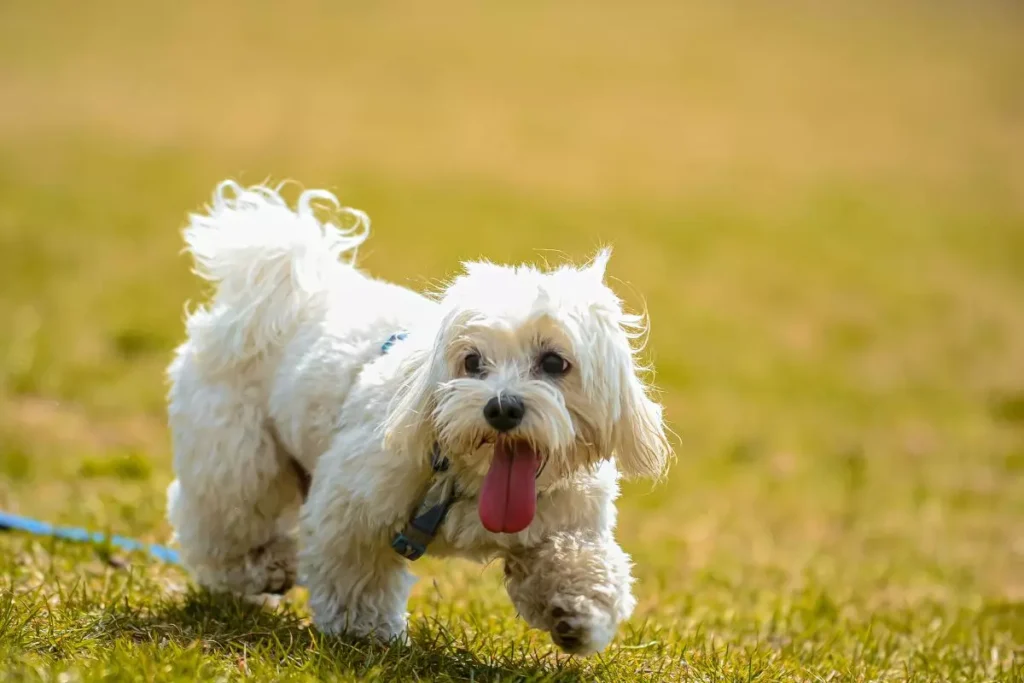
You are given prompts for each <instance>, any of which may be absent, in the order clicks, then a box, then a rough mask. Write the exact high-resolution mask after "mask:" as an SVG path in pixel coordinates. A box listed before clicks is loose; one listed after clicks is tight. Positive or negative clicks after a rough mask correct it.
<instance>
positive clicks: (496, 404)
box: [484, 395, 526, 432]
mask: <svg viewBox="0 0 1024 683" xmlns="http://www.w3.org/2000/svg"><path fill="white" fill-rule="evenodd" d="M525 414H526V406H525V405H524V404H523V399H521V398H519V397H518V396H508V395H506V396H500V397H499V396H495V397H494V398H492V399H491V400H490V401H488V402H487V405H485V406H484V417H485V418H487V424H489V425H491V426H492V427H494V428H495V429H497V430H498V431H499V432H507V431H510V430H512V429H515V428H516V427H518V426H519V423H520V422H522V421H523V415H525Z"/></svg>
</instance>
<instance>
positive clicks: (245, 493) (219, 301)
mask: <svg viewBox="0 0 1024 683" xmlns="http://www.w3.org/2000/svg"><path fill="white" fill-rule="evenodd" d="M328 204H329V205H330V206H326V207H325V206H323V205H328ZM325 208H326V209H330V211H328V212H327V214H328V215H326V216H324V215H323V214H324V211H322V210H321V209H325ZM337 218H341V219H344V221H345V222H347V223H349V224H350V226H349V227H347V228H341V227H338V226H337V225H335V224H334V222H333V221H334V220H335V219H337ZM368 230H369V221H368V219H367V217H366V216H365V214H363V213H361V212H359V211H356V210H353V209H347V208H340V207H339V206H338V203H337V201H336V200H335V199H334V197H333V196H332V195H330V194H329V193H326V192H322V191H306V192H304V193H302V195H301V198H300V199H299V202H298V205H297V206H296V207H295V208H294V209H293V208H291V207H289V206H288V204H287V203H286V202H285V201H284V200H283V199H282V198H281V196H280V194H279V192H278V191H277V190H272V189H269V188H266V187H262V186H259V187H253V188H242V187H240V186H238V185H237V184H234V183H232V182H226V183H223V184H221V185H220V186H219V187H218V188H217V191H216V192H215V193H214V198H213V204H212V206H211V207H209V211H208V212H207V213H206V214H203V215H193V216H191V221H190V224H189V226H188V227H187V229H186V230H185V239H186V242H187V244H188V249H189V250H190V251H191V253H192V255H193V257H194V259H195V263H196V272H197V273H198V274H199V275H200V276H202V277H203V278H205V279H207V280H209V281H211V282H213V283H215V285H216V292H215V295H214V297H213V299H212V301H211V303H210V304H209V305H208V306H206V307H203V308H199V309H198V310H196V311H195V312H193V313H191V314H190V315H189V316H188V317H187V323H186V324H187V334H188V339H187V341H186V342H185V343H184V344H183V345H182V346H181V347H180V348H179V349H178V352H177V355H176V358H175V359H174V361H173V363H172V364H171V366H170V368H169V376H170V380H171V389H170V396H169V416H170V426H171V431H172V434H173V440H174V468H175V472H176V474H177V477H178V478H177V480H176V481H175V482H173V483H172V484H171V486H170V488H169V489H168V516H169V518H170V520H171V523H172V524H173V526H174V528H175V531H176V536H177V539H178V542H179V543H180V546H181V550H182V556H183V558H184V561H185V563H186V565H187V566H188V568H189V569H190V570H191V572H192V573H193V574H194V576H195V578H196V580H197V581H198V583H199V584H201V585H202V586H205V587H207V588H209V589H213V590H224V591H231V592H236V593H240V594H250V595H251V594H260V593H264V592H282V591H284V590H287V589H288V587H290V586H291V585H292V583H293V582H294V580H295V578H296V573H297V572H298V574H299V577H300V578H301V580H302V582H303V584H304V585H305V586H306V588H307V589H308V590H309V597H310V605H311V607H312V610H313V614H314V619H315V622H316V624H317V625H318V626H319V628H320V629H322V630H323V631H325V632H327V633H334V634H340V633H347V634H354V635H358V636H365V635H370V636H376V637H379V638H382V639H391V638H400V637H404V635H405V629H406V621H407V612H406V601H407V597H408V594H409V590H410V588H411V586H412V584H413V577H412V575H411V574H410V572H409V569H408V566H407V563H408V560H406V559H404V558H403V557H400V556H399V555H398V554H397V553H396V552H395V551H394V550H392V548H391V547H390V541H391V539H392V537H393V535H394V534H395V533H396V532H397V531H399V530H400V529H402V527H403V526H404V525H405V524H406V522H407V521H408V520H409V518H410V515H411V512H412V510H413V509H414V507H415V505H416V504H417V503H418V501H419V500H421V499H422V497H423V495H424V492H425V490H426V489H427V487H428V486H429V485H430V483H431V481H432V476H434V475H433V473H432V470H431V467H430V452H431V448H432V446H433V444H434V443H435V442H436V443H438V444H439V445H440V446H441V448H442V449H443V451H444V453H445V454H447V455H448V456H449V458H450V460H451V468H450V469H449V471H448V472H447V473H446V474H444V475H440V476H442V477H450V478H451V482H452V484H453V485H455V486H457V487H458V490H459V491H460V493H461V495H460V497H459V498H458V500H457V502H456V503H455V504H454V506H453V507H452V508H451V510H450V512H449V514H448V517H447V519H446V521H445V522H444V524H443V526H442V527H441V531H440V534H439V535H438V537H437V538H436V539H435V540H434V542H433V543H432V544H431V545H430V546H429V553H430V554H431V555H440V556H447V555H458V556H462V557H468V558H472V559H475V560H481V561H487V560H490V559H494V558H500V559H501V560H502V561H503V562H504V566H505V576H506V585H507V589H508V593H509V596H510V597H511V598H512V602H513V603H514V605H515V607H516V608H517V610H518V612H519V614H520V615H522V616H523V617H524V618H525V620H526V621H527V622H528V623H529V624H530V625H532V626H534V627H537V628H540V629H544V630H546V631H549V632H550V633H551V635H552V638H553V639H554V640H555V642H556V643H557V644H559V645H560V646H561V647H562V648H563V649H565V650H567V651H570V652H576V653H591V652H596V651H599V650H601V649H602V648H604V647H605V646H606V645H607V644H608V643H609V642H610V641H611V639H612V637H613V636H614V634H615V631H616V627H617V625H618V624H619V622H621V621H622V620H623V619H625V618H627V617H628V616H629V615H630V613H631V612H632V610H633V607H634V605H635V600H634V598H633V595H632V592H631V584H632V583H633V578H632V576H631V573H630V569H631V562H630V559H629V557H628V556H627V555H626V553H624V552H623V551H622V549H621V548H620V547H619V546H618V544H617V543H616V542H615V540H614V538H613V528H614V525H615V516H616V515H615V507H614V501H615V499H616V497H617V495H618V479H619V476H620V475H619V471H620V470H621V471H622V473H623V474H625V475H627V476H658V475H660V474H661V473H662V472H663V471H664V469H665V467H666V464H667V461H668V459H669V457H670V449H669V447H668V443H667V441H666V438H665V428H664V426H663V423H662V415H661V412H662V411H661V407H660V406H659V405H658V404H657V403H656V402H655V401H653V400H652V398H651V397H650V395H649V392H648V387H647V386H646V385H645V383H644V382H643V381H642V380H641V378H640V371H641V368H639V367H638V365H637V363H636V360H635V355H636V353H635V349H634V348H633V347H634V346H635V345H634V344H633V343H632V341H633V340H634V339H635V338H636V337H637V333H639V332H642V331H643V326H642V322H643V319H642V318H640V317H638V316H632V315H629V314H626V313H624V312H623V309H622V306H621V303H620V301H619V299H618V298H617V297H616V296H615V294H614V293H613V292H612V291H611V290H610V289H609V288H608V287H607V286H606V285H605V284H604V282H603V280H604V270H605V265H606V263H607V261H608V257H609V252H608V251H602V252H601V253H600V254H599V255H598V256H597V258H596V259H594V260H593V261H592V262H591V263H589V264H586V265H584V266H582V267H578V268H577V267H569V266H565V267H561V268H558V269H555V270H552V271H548V272H542V271H540V270H538V269H535V268H532V267H529V266H517V267H504V266H498V265H493V264H490V263H470V264H467V265H466V266H465V272H464V273H463V274H462V275H460V276H458V277H456V278H455V279H454V281H452V282H451V284H450V285H449V286H448V287H447V288H445V289H444V291H443V292H442V293H440V294H439V295H438V296H437V297H434V298H428V297H427V296H424V295H421V294H418V293H415V292H413V291H411V290H408V289H405V288H403V287H400V286H397V285H394V284H389V283H386V282H382V281H379V280H375V279H372V278H370V277H368V276H367V275H364V274H363V273H361V272H359V271H358V270H356V269H355V267H354V266H353V265H352V261H353V259H354V255H355V251H356V249H357V247H358V246H359V245H360V244H361V243H362V242H363V240H364V239H365V237H366V235H367V233H368ZM400 331H404V332H408V337H407V338H406V339H405V340H403V341H399V342H397V343H395V344H394V346H393V347H392V348H390V349H389V351H388V352H387V353H382V346H381V345H382V343H384V342H385V341H386V340H387V339H388V338H389V337H390V336H391V335H392V334H394V333H396V332H400ZM550 350H556V351H558V352H559V353H561V354H562V355H563V356H564V357H565V358H567V359H568V360H569V361H570V363H571V369H570V371H569V372H568V374H566V375H565V376H564V377H560V378H557V379H554V378H551V377H546V376H543V375H542V374H539V373H538V370H537V367H536V363H537V357H538V354H540V353H542V352H544V351H550ZM470 351H475V352H478V353H479V354H481V356H482V358H483V359H484V363H485V366H486V368H487V372H486V374H485V375H483V376H480V377H467V376H466V373H465V372H464V371H463V360H464V356H465V354H467V353H468V352H470ZM498 393H516V394H518V395H520V396H521V397H523V399H524V401H525V404H526V406H527V412H526V417H525V418H524V421H523V422H522V424H521V425H520V426H519V427H518V428H517V431H516V436H517V437H519V438H522V439H527V440H529V441H530V442H531V443H532V444H533V445H534V446H535V447H536V449H537V451H538V452H539V453H541V454H542V455H543V456H544V457H545V458H546V466H545V467H544V468H543V470H542V471H541V474H540V475H539V479H538V482H537V489H538V501H537V512H536V516H535V517H534V519H533V521H532V523H531V524H530V526H529V527H527V528H526V529H525V530H524V531H522V532H519V533H516V534H494V533H490V532H488V531H486V530H485V529H484V527H483V525H482V523H481V521H480V518H479V516H478V513H477V509H476V494H477V492H478V491H479V489H480V485H481V482H482V480H483V475H484V473H485V472H486V469H487V465H488V463H489V460H490V457H491V454H492V452H493V442H494V439H495V434H494V432H493V430H492V429H491V428H490V427H489V426H488V424H487V422H486V421H485V419H484V417H483V414H482V408H483V406H484V404H485V403H486V402H487V400H488V399H489V398H491V397H492V396H494V395H496V394H498ZM290 459H294V460H295V461H297V462H298V463H300V464H301V466H302V467H304V468H305V469H306V470H307V471H308V472H310V473H312V487H311V489H310V491H309V497H308V500H307V501H306V502H305V503H304V504H303V503H302V500H301V494H300V484H299V476H298V475H297V473H296V471H295V469H294V468H293V467H292V466H291V463H290ZM435 484H436V480H435ZM296 528H297V529H298V533H297V534H296V533H295V530H296Z"/></svg>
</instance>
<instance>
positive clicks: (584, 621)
mask: <svg viewBox="0 0 1024 683" xmlns="http://www.w3.org/2000/svg"><path fill="white" fill-rule="evenodd" d="M630 565H631V563H630V560H629V556H628V555H626V553H625V552H623V550H622V548H620V547H619V545H618V544H617V543H616V542H615V539H614V538H612V536H611V534H610V533H597V532H586V533H585V532H562V533H558V534H555V535H553V536H552V537H550V538H549V539H547V540H546V541H545V542H544V543H542V544H540V545H538V546H535V547H533V548H530V549H527V550H523V551H517V552H514V553H510V554H509V555H507V556H506V558H505V585H506V588H507V589H508V594H509V597H511V598H512V603H513V604H514V605H515V606H516V609H517V610H518V611H519V614H520V615H521V616H522V617H523V618H524V619H525V620H526V622H527V623H528V624H530V625H531V626H533V627H534V628H539V629H542V630H545V631H548V632H549V633H551V639H552V640H553V641H554V642H555V644H556V645H558V646H559V647H560V648H561V649H562V650H564V651H566V652H570V653H573V654H592V653H595V652H599V651H601V650H603V649H604V648H605V647H606V646H607V645H608V643H610V642H611V640H612V638H613V637H614V636H615V631H616V630H617V628H618V625H619V623H620V622H621V621H622V620H624V619H626V618H628V617H629V615H630V614H631V613H632V612H633V607H634V606H635V605H636V600H635V599H634V598H633V594H632V592H631V586H632V583H633V577H632V575H631V574H630Z"/></svg>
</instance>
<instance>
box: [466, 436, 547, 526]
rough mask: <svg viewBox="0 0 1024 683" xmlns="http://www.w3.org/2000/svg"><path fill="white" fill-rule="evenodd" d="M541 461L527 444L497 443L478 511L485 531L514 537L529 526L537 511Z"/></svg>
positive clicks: (508, 440)
mask: <svg viewBox="0 0 1024 683" xmlns="http://www.w3.org/2000/svg"><path fill="white" fill-rule="evenodd" d="M540 464H541V459H540V456H539V455H538V454H537V451H535V450H534V449H533V447H532V446H530V444H529V443H527V442H526V441H522V440H519V439H498V441H497V442H496V443H495V444H494V457H493V458H491V468H490V469H489V470H487V476H486V477H485V478H484V485H483V487H482V488H481V489H480V502H479V505H478V511H479V513H480V521H481V522H483V525H484V528H485V529H487V530H488V531H491V532H494V533H506V534H514V533H517V532H519V531H522V530H523V529H525V528H526V527H528V526H530V522H532V521H533V515H534V513H535V512H536V511H537V470H538V469H539V468H540Z"/></svg>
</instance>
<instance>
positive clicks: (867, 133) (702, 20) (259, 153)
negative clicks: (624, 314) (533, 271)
mask: <svg viewBox="0 0 1024 683" xmlns="http://www.w3.org/2000/svg"><path fill="white" fill-rule="evenodd" d="M144 6H145V7H144ZM1022 27H1024V12H1022V11H1021V9H1020V8H1019V7H1018V6H1017V5H1016V4H1015V3H1010V2H996V1H995V0H991V1H989V0H979V1H978V2H976V3H973V4H970V5H969V4H968V3H930V4H927V5H926V4H925V3H923V2H921V3H915V2H911V1H907V2H896V3H886V4H881V3H877V4H871V3H867V4H865V3H853V2H851V3H842V2H838V3H812V2H796V1H794V2H786V3H760V4H753V3H749V4H748V5H747V6H741V5H740V4H738V3H720V2H712V1H711V0H708V1H707V2H702V3H676V2H643V3H630V4H627V3H602V4H600V5H598V4H597V3H567V4H555V3H536V2H525V3H516V4H512V3H508V4H504V5H498V4H496V3H492V4H488V5H482V4H471V3H462V4H458V5H455V6H452V5H447V6H445V7H443V8H442V7H439V6H435V5H428V4H426V3H418V4H417V3H399V2H391V1H385V2H383V3H364V4H360V5H355V4H352V5H348V4H347V3H333V4H328V3H314V2H296V3H287V4H286V3H274V4H272V3H270V2H263V1H262V0H259V1H254V2H250V3H245V4H243V3H237V4H234V5H229V4H225V3H220V2H213V3H200V2H179V3H163V4H160V5H157V4H156V3H139V2H135V3H129V2H123V3H113V2H89V3H86V2H72V1H70V0H66V1H64V2H58V1H57V0H36V1H35V2H30V1H27V0H26V1H22V2H16V1H14V0H9V1H8V2H3V3H0V510H6V511H10V512H17V513H21V514H27V515H33V516H39V517H42V518H45V519H48V520H51V521H54V522H61V523H75V524H84V525H88V526H90V527H94V528H96V529H101V530H109V531H113V532H117V533H123V534H127V535H133V536H138V537H141V538H144V539H146V540H150V541H157V542H165V541H167V540H168V538H169V529H168V526H167V524H166V522H165V521H164V519H163V506H164V498H163V491H164V489H165V487H166V485H167V483H168V482H169V481H170V479H171V470H170V451H169V438H168V434H167V431H166V428H165V421H164V403H163V397H164V392H165V384H164V377H163V370H164V367H165V366H166V364H167V362H168V360H169V358H170V352H171V350H172V349H173V347H174V346H175V345H176V344H177V343H178V342H179V341H180V340H181V339H182V335H183V330H182V325H181V320H182V312H183V308H184V306H185V303H186V301H187V300H189V299H192V300H195V299H196V298H198V297H200V296H201V288H200V287H199V285H198V283H197V282H196V281H195V280H194V278H193V277H192V276H191V275H190V273H189V263H188V261H187V260H186V259H185V258H184V257H183V256H182V255H181V254H180V249H181V246H182V244H181V239H180V233H179V229H180V228H181V227H182V226H183V224H184V219H185V214H186V212H188V211H190V210H193V209H196V208H198V207H200V206H201V205H202V204H204V203H205V202H206V201H207V199H208V197H209V193H210V191H211V190H212V188H213V186H214V184H215V183H216V182H218V181H219V180H221V179H223V178H226V177H235V178H238V179H240V180H242V181H243V182H258V181H261V180H263V179H265V178H267V177H271V178H275V179H281V178H293V179H295V180H298V181H300V182H301V183H303V184H304V185H305V186H307V187H327V188H329V189H332V190H334V191H335V192H337V194H338V195H339V196H340V197H341V199H342V201H344V202H345V203H347V204H349V205H352V206H356V207H359V208H362V209H364V210H366V211H367V212H368V213H369V214H370V215H371V217H372V218H373V220H374V234H373V236H372V237H371V240H370V242H369V244H368V246H367V247H366V248H365V249H364V250H363V252H362V262H363V265H364V266H365V267H366V268H367V269H369V270H370V271H372V272H374V273H376V274H379V275H381V276H384V277H388V278H391V279H394V280H396V281H399V282H402V283H407V284H409V285H411V286H415V287H422V286H426V285H428V284H430V283H434V282H436V281H438V280H439V279H441V278H443V277H445V276H447V275H450V274H452V273H453V272H454V271H455V270H456V269H457V267H458V263H459V261H460V260H463V259H471V258H476V257H480V256H486V257H488V258H491V259H494V260H501V261H508V260H531V261H537V260H542V259H547V260H549V261H551V260H554V261H557V260H559V259H562V258H566V257H568V258H573V259H582V258H585V257H587V256H588V255H590V254H591V253H593V251H594V250H595V249H596V248H597V247H598V246H599V245H601V244H605V243H611V244H613V245H614V246H615V248H616V253H615V257H614V258H613V260H612V264H611V268H610V270H611V273H612V275H613V276H614V277H615V278H616V279H617V280H618V281H620V283H621V286H619V290H620V292H621V293H622V294H623V296H624V297H625V298H626V299H627V300H629V301H630V302H632V303H633V304H634V305H635V306H638V305H640V304H641V303H644V302H645V303H646V305H647V307H648V309H649V311H650V314H651V318H652V321H653V329H652V336H651V342H650V346H649V349H650V356H651V359H652V360H653V362H654V364H655V366H656V367H657V370H658V383H659V385H660V387H661V388H662V390H663V400H664V403H665V405H666V409H667V414H668V416H669V419H670V421H671V424H672V427H673V429H674V431H675V432H676V433H677V434H678V435H679V439H678V443H677V452H678V461H677V463H676V464H675V466H674V468H673V470H672V472H671V476H670V477H669V480H668V481H667V483H664V484H662V485H659V486H652V485H650V484H644V483H637V484H630V485H629V486H628V487H627V488H626V491H625V493H624V496H623V499H622V501H621V506H620V509H621V523H620V528H619V539H620V541H621V542H622V544H623V546H624V547H625V548H626V550H627V551H629V552H630V553H632V554H633V556H634V559H635V560H636V563H637V566H636V574H637V576H638V579H639V580H638V585H637V592H638V597H639V601H640V605H639V608H638V610H637V613H636V615H635V616H634V618H633V619H632V620H631V622H630V623H629V624H627V625H626V626H625V627H624V628H623V630H622V632H621V634H620V636H619V637H618V639H617V640H616V641H615V643H614V644H613V645H612V646H611V647H610V648H609V650H608V651H606V652H605V653H604V654H603V655H602V656H600V657H596V658H591V659H586V660H580V659H576V658H569V657H566V656H563V655H560V654H557V653H556V652H555V650H554V648H553V647H552V645H551V644H550V642H549V640H548V638H547V637H546V636H545V635H544V634H539V633H536V632H531V631H528V630H527V629H526V628H525V626H524V625H523V623H522V622H521V621H520V620H518V619H517V618H516V616H515V613H514V611H513V609H512V607H511V606H510V604H509V603H508V600H507V598H506V597H505V596H504V593H503V591H502V589H501V588H500V584H501V579H500V569H498V568H496V567H486V568H482V567H478V566H475V565H469V564H465V563H459V562H445V563H440V562H436V561H431V560H426V561H423V562H421V563H417V565H416V566H415V570H416V571H417V573H418V574H419V575H420V576H421V577H422V580H421V581H420V583H419V584H418V586H417V588H416V590H415V593H414V599H413V601H412V604H411V607H410V609H411V614H412V624H413V632H414V642H413V644H412V645H411V646H409V647H393V648H390V649H387V648H382V647H373V646H369V645H367V644H364V643H360V642H355V641H338V640H331V639H326V638H323V637H321V636H320V635H319V634H317V633H316V631H315V630H314V629H313V628H312V627H311V626H310V624H309V621H308V616H309V615H308V611H307V609H306V607H305V596H304V594H303V592H302V591H301V590H296V591H294V592H293V593H292V594H290V595H289V596H288V599H287V600H286V601H285V602H284V603H283V604H282V605H281V606H279V607H278V608H277V609H276V610H272V609H259V608H255V607H251V606H246V605H243V604H240V603H238V602H235V601H231V600H225V599H221V598H212V597H209V596H205V595H202V594H198V593H196V592H194V591H193V590H192V589H191V588H190V587H189V584H188V581H187V578H186V576H185V575H184V574H183V572H181V571H180V570H178V569H177V568H175V567H168V566H160V565H158V564H156V563H154V562H151V561H149V560H147V559H146V558H144V557H140V556H131V555H127V556H125V555H114V556H111V555H110V554H109V553H104V552H102V549H99V550H98V549H96V548H87V547H82V546H73V545H68V544H64V543H57V542H52V541H50V540H45V539H38V538H30V537H25V536H22V535H17V534H0V679H3V680H5V681H19V680H57V681H62V682H65V681H94V680H110V681H119V680H146V681H190V680H238V679H243V678H251V679H254V680H289V681H292V680H294V681H301V680H316V679H327V680H350V679H361V678H366V679H384V680H388V681H407V680H418V679H423V680H476V681H495V680H524V681H525V680H528V681H533V680H548V679H557V680H581V681H590V680H594V679H601V680H633V679H648V680H687V681H688V680H693V681H718V680H743V681H747V680H759V681H775V680H805V681H838V680H851V681H880V680H886V681H890V680H892V681H895V680H916V681H968V680H971V681H974V680H1022V679H1024V40H1022V39H1021V36H1022V35H1024V34H1022Z"/></svg>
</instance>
